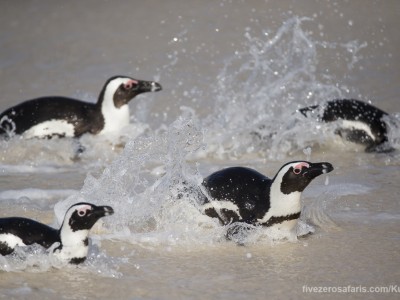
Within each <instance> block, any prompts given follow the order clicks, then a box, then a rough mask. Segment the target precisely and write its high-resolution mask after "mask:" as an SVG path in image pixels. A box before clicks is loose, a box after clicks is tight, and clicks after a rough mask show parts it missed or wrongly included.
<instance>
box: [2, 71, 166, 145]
mask: <svg viewBox="0 0 400 300" xmlns="http://www.w3.org/2000/svg"><path fill="white" fill-rule="evenodd" d="M159 90H161V85H160V84H159V83H157V82H154V81H143V80H136V79H133V78H130V77H127V76H114V77H111V78H110V79H108V80H107V82H106V83H105V84H104V86H103V89H102V90H101V92H100V95H99V98H98V101H97V103H88V102H83V101H80V100H76V99H72V98H66V97H59V96H49V97H42V98H37V99H32V100H27V101H25V102H23V103H21V104H18V105H16V106H14V107H11V108H9V109H7V110H5V111H4V112H3V113H1V114H0V135H2V136H6V137H8V136H12V135H14V134H17V135H22V136H23V137H25V138H32V137H38V138H51V137H54V136H57V137H80V136H81V135H83V134H85V133H90V134H105V133H113V132H117V133H118V131H120V130H121V129H122V128H123V127H125V126H127V125H128V124H129V106H128V103H129V101H130V100H132V99H133V98H135V97H136V96H137V95H139V94H141V93H145V92H155V91H159Z"/></svg>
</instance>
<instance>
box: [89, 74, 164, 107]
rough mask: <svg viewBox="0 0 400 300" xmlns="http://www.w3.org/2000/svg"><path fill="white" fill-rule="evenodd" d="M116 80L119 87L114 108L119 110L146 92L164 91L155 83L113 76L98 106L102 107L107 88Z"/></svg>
mask: <svg viewBox="0 0 400 300" xmlns="http://www.w3.org/2000/svg"><path fill="white" fill-rule="evenodd" d="M114 80H119V82H120V83H119V85H118V87H117V88H116V90H115V92H114V95H113V102H114V106H115V107H117V108H120V107H122V106H123V105H125V104H128V103H129V101H130V100H132V99H133V98H135V97H136V96H137V95H139V94H141V93H146V92H157V91H160V90H161V89H162V87H161V85H160V84H159V83H157V82H154V81H144V80H137V79H134V78H130V77H126V76H113V77H111V78H109V79H108V80H107V82H106V83H105V84H104V86H103V89H102V90H101V92H100V95H99V99H98V102H97V104H98V105H100V106H101V103H102V102H103V99H104V95H105V92H106V89H107V87H108V86H109V85H110V84H112V82H113V81H114Z"/></svg>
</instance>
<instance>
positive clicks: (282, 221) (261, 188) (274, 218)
mask: <svg viewBox="0 0 400 300" xmlns="http://www.w3.org/2000/svg"><path fill="white" fill-rule="evenodd" d="M332 170H333V167H332V165H331V164H330V163H328V162H320V163H311V162H307V161H293V162H289V163H287V164H285V165H283V166H282V167H281V169H280V170H279V171H278V172H277V174H276V175H275V177H274V178H273V179H269V178H268V177H266V176H264V175H262V174H260V173H259V172H257V171H255V170H253V169H249V168H244V167H231V168H226V169H223V170H220V171H217V172H215V173H213V174H211V175H210V176H208V177H207V178H205V179H204V181H203V183H202V185H203V189H202V190H203V193H204V194H205V196H206V199H205V204H204V205H203V210H204V213H205V214H206V215H208V216H209V217H213V218H218V219H219V220H220V222H221V223H222V224H223V225H228V224H231V223H235V222H244V223H248V224H252V225H262V226H266V227H270V226H275V227H277V228H281V229H285V230H288V231H290V230H292V229H293V228H294V227H295V225H296V223H297V221H298V219H299V218H300V213H301V204H300V197H301V193H302V192H303V190H304V189H305V188H306V187H307V186H308V184H309V183H310V182H311V181H312V180H313V179H314V178H316V177H317V176H319V175H321V174H325V173H329V172H331V171H332Z"/></svg>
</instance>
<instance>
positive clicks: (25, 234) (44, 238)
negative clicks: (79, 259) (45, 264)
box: [0, 217, 61, 249]
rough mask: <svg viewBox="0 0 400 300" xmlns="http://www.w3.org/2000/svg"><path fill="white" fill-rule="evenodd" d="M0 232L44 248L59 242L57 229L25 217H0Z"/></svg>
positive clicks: (27, 243)
mask: <svg viewBox="0 0 400 300" xmlns="http://www.w3.org/2000/svg"><path fill="white" fill-rule="evenodd" d="M0 234H12V235H15V236H17V237H19V238H20V239H21V240H22V242H23V243H24V244H25V245H32V244H35V243H36V244H39V245H41V246H43V247H45V248H46V249H47V248H49V247H50V246H51V245H53V244H54V243H55V242H61V241H60V236H59V233H58V230H56V229H54V228H52V227H50V226H47V225H45V224H42V223H39V222H36V221H34V220H31V219H26V218H18V217H12V218H2V219H0Z"/></svg>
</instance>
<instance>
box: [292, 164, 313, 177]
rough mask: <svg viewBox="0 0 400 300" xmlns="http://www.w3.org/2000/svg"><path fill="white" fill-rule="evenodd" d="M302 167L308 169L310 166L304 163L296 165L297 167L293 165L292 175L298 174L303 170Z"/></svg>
mask: <svg viewBox="0 0 400 300" xmlns="http://www.w3.org/2000/svg"><path fill="white" fill-rule="evenodd" d="M303 167H304V168H309V167H310V165H309V164H308V163H306V162H301V163H298V164H297V165H295V166H294V167H293V173H294V174H296V175H298V174H300V173H301V170H302V169H303Z"/></svg>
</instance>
